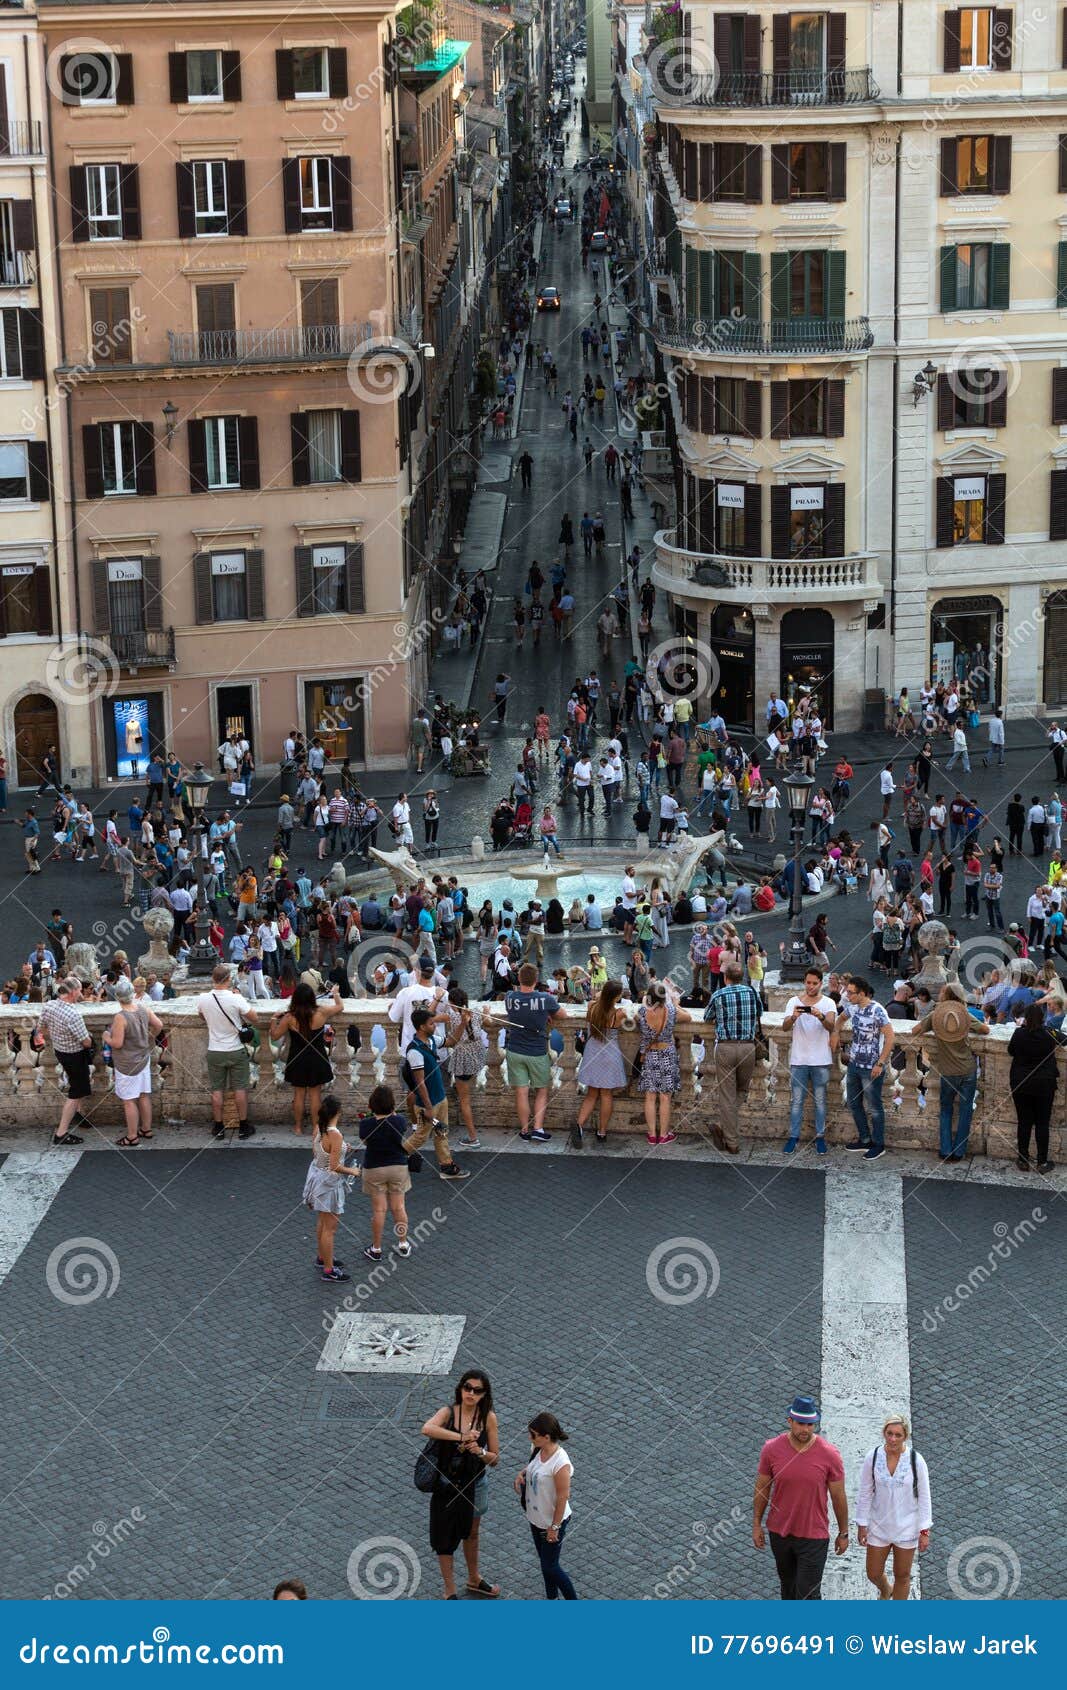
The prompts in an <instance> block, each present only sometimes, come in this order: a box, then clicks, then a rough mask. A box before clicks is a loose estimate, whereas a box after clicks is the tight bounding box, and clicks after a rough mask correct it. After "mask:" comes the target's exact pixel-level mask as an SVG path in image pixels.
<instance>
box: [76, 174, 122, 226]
mask: <svg viewBox="0 0 1067 1690" xmlns="http://www.w3.org/2000/svg"><path fill="white" fill-rule="evenodd" d="M120 174H121V173H120V170H119V166H118V165H117V164H87V165H86V166H85V191H86V199H87V201H88V210H89V239H90V240H91V241H115V240H121V238H122V191H121V183H120Z"/></svg>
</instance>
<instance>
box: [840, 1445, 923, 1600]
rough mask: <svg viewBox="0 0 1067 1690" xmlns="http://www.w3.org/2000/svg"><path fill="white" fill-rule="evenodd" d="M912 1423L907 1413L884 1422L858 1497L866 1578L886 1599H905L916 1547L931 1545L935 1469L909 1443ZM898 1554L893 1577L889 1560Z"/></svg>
mask: <svg viewBox="0 0 1067 1690" xmlns="http://www.w3.org/2000/svg"><path fill="white" fill-rule="evenodd" d="M910 1431H911V1427H910V1426H909V1425H908V1422H907V1420H906V1419H905V1418H904V1416H903V1415H902V1414H890V1415H887V1417H886V1419H885V1420H884V1421H883V1422H882V1444H881V1447H880V1448H877V1449H872V1450H871V1453H870V1454H869V1455H868V1456H867V1458H866V1460H865V1461H864V1463H863V1466H862V1467H861V1468H860V1487H859V1495H858V1496H857V1498H856V1534H857V1537H858V1539H859V1542H860V1545H861V1546H862V1547H864V1548H865V1549H866V1551H867V1577H868V1579H869V1580H870V1582H871V1583H872V1584H873V1585H874V1586H875V1588H876V1589H877V1591H878V1596H879V1599H880V1600H881V1601H889V1600H892V1601H894V1602H906V1601H907V1599H908V1592H909V1590H910V1588H911V1567H912V1562H913V1561H914V1560H915V1551H916V1550H918V1551H919V1553H920V1555H921V1554H923V1553H924V1552H925V1551H926V1550H927V1549H928V1548H929V1546H930V1528H931V1526H932V1524H933V1515H932V1511H931V1507H930V1470H929V1468H928V1467H927V1465H926V1462H925V1461H924V1460H923V1457H922V1456H921V1455H920V1454H919V1452H918V1450H917V1449H916V1448H915V1447H914V1445H913V1444H910V1443H909V1441H908V1437H909V1433H910ZM890 1554H892V1556H893V1579H892V1583H890V1581H889V1579H888V1578H887V1577H886V1562H887V1561H888V1559H889V1556H890Z"/></svg>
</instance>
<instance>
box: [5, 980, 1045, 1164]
mask: <svg viewBox="0 0 1067 1690" xmlns="http://www.w3.org/2000/svg"><path fill="white" fill-rule="evenodd" d="M155 1007H156V1009H157V1012H158V1014H159V1016H160V1019H161V1020H162V1021H163V1023H164V1025H165V1027H166V1029H167V1033H168V1036H169V1037H168V1048H167V1050H166V1051H161V1050H158V1049H156V1050H154V1051H153V1055H152V1065H153V1092H154V1104H155V1111H156V1116H157V1118H158V1119H159V1120H161V1121H164V1122H165V1121H179V1122H186V1121H188V1122H190V1123H193V1124H198V1123H206V1121H207V1119H208V1117H209V1115H210V1107H209V1101H208V1081H207V1063H206V1053H207V1038H206V1029H205V1027H204V1023H203V1022H202V1021H201V1020H200V1018H199V1016H198V1015H197V1013H196V1005H195V1002H194V1001H190V1000H176V1001H172V1002H168V1003H164V1004H159V1005H156V1006H155ZM282 1007H283V1006H282V1005H281V1004H280V1003H265V1002H263V1003H260V1004H259V1005H258V1006H257V1008H258V1011H259V1027H260V1031H261V1033H262V1035H263V1036H262V1040H261V1043H260V1047H259V1049H258V1050H257V1051H253V1052H252V1053H251V1055H252V1082H251V1092H252V1095H251V1097H250V1101H249V1118H250V1119H251V1120H252V1121H253V1122H257V1123H263V1124H267V1123H278V1122H283V1121H287V1120H288V1119H289V1118H290V1107H291V1093H290V1090H289V1087H288V1086H287V1085H286V1084H285V1083H284V1080H283V1076H282V1070H283V1064H284V1054H285V1053H284V1041H283V1044H282V1045H280V1046H276V1045H272V1043H271V1041H270V1040H269V1038H268V1037H267V1024H268V1023H269V1020H270V1018H271V1016H272V1015H274V1014H275V1013H277V1012H278V1011H280V1010H281V1008H282ZM386 1008H387V1005H386V1002H385V1000H384V999H362V1000H358V1001H356V1000H347V1001H346V1003H345V1007H344V1009H343V1010H342V1012H341V1013H340V1014H339V1015H337V1016H335V1017H333V1018H332V1025H333V1027H334V1032H335V1038H334V1044H333V1063H334V1071H335V1076H336V1079H335V1083H334V1086H333V1088H332V1089H333V1090H334V1091H335V1092H336V1093H337V1094H338V1095H339V1096H340V1097H341V1098H342V1099H343V1101H344V1103H345V1106H346V1109H347V1110H348V1111H349V1112H350V1113H351V1114H352V1115H355V1114H357V1113H358V1112H359V1111H360V1110H361V1109H362V1108H363V1107H364V1106H365V1104H366V1101H367V1097H368V1095H369V1093H370V1091H371V1089H372V1088H373V1086H375V1085H376V1084H377V1083H378V1082H379V1080H382V1079H385V1080H389V1081H390V1082H391V1083H394V1084H395V1083H396V1080H397V1068H398V1062H399V1051H398V1040H399V1033H400V1029H399V1027H398V1026H396V1025H394V1024H393V1023H392V1022H391V1021H390V1020H389V1019H388V1016H387V1014H386ZM84 1014H85V1021H86V1025H87V1026H88V1027H89V1030H90V1031H91V1032H92V1033H93V1034H94V1037H95V1045H96V1051H95V1056H94V1076H93V1091H94V1095H96V1096H98V1102H97V1106H96V1108H95V1109H94V1112H93V1115H94V1120H96V1121H97V1122H98V1123H100V1124H101V1125H105V1126H106V1125H111V1124H114V1125H116V1126H117V1125H118V1124H119V1123H120V1121H121V1118H122V1115H121V1106H120V1105H119V1103H118V1102H117V1100H116V1099H115V1097H114V1094H113V1089H112V1077H111V1070H110V1068H109V1067H108V1066H107V1064H105V1062H104V1061H103V1057H102V1054H101V1049H100V1047H101V1043H102V1040H103V1038H104V1037H105V1036H106V1032H107V1029H108V1027H109V1026H110V1024H111V1021H112V1018H113V1016H114V1007H113V1006H109V1005H106V1004H101V1005H87V1006H84ZM567 1015H568V1024H567V1026H566V1027H565V1028H562V1029H561V1035H562V1044H563V1049H562V1051H561V1052H560V1053H559V1054H557V1055H556V1056H554V1059H553V1070H554V1071H553V1087H552V1094H551V1099H550V1102H549V1111H548V1122H547V1124H548V1126H549V1127H550V1128H552V1129H554V1130H556V1131H559V1132H566V1130H567V1129H568V1128H569V1127H570V1125H571V1124H572V1123H573V1121H574V1118H575V1112H576V1108H577V1104H578V1101H579V1097H580V1095H581V1094H580V1092H579V1089H578V1086H577V1081H576V1072H577V1067H578V1062H579V1060H580V1056H579V1052H578V1050H577V1048H576V1041H577V1039H578V1036H579V1035H580V1033H581V1032H582V1031H583V1029H584V1027H585V1013H584V1011H583V1010H581V1009H577V1008H571V1009H568V1012H567ZM36 1019H37V1018H36V1015H35V1013H34V1012H33V1010H32V1009H28V1008H25V1007H15V1008H10V1007H2V1006H0V1027H2V1029H3V1032H4V1033H5V1034H6V1035H7V1036H6V1037H4V1038H2V1039H0V1122H2V1123H3V1124H4V1125H5V1126H8V1127H15V1128H26V1127H32V1126H38V1125H39V1126H42V1127H45V1126H51V1125H52V1124H53V1123H54V1122H55V1120H56V1117H57V1115H58V1111H59V1106H60V1103H61V1100H62V1094H63V1086H64V1083H65V1080H64V1075H63V1072H62V1069H61V1068H60V1067H59V1065H58V1063H57V1062H56V1058H55V1053H54V1052H53V1050H52V1047H51V1045H50V1044H46V1046H45V1048H44V1049H43V1050H41V1051H36V1050H35V1049H34V1048H33V1043H32V1034H33V1030H34V1027H35V1024H36ZM782 1019H783V1017H782V1016H781V1015H779V1014H769V1015H765V1016H764V1018H763V1027H764V1031H765V1033H766V1035H767V1041H768V1046H769V1051H770V1060H769V1061H760V1062H758V1063H757V1068H756V1074H755V1078H754V1080H753V1083H752V1087H751V1090H750V1092H749V1096H748V1101H747V1104H746V1105H745V1107H744V1109H743V1111H742V1114H741V1132H742V1136H743V1137H745V1138H748V1139H751V1140H754V1141H763V1142H767V1143H772V1144H773V1143H776V1142H784V1140H785V1137H786V1128H787V1125H788V1116H789V1045H790V1035H789V1034H788V1033H785V1032H783V1030H782V1025H781V1024H782ZM353 1027H354V1028H356V1029H357V1030H358V1032H359V1035H360V1042H359V1045H358V1047H356V1048H353V1047H352V1045H351V1044H350V1042H349V1041H348V1039H347V1037H346V1036H345V1035H346V1030H347V1029H348V1028H353ZM376 1027H378V1028H381V1029H382V1031H383V1032H384V1034H385V1051H384V1054H379V1052H377V1051H375V1050H374V1049H373V1048H372V1043H371V1034H372V1031H373V1029H374V1028H376ZM896 1027H897V1048H898V1050H900V1051H901V1052H902V1053H903V1056H904V1066H903V1068H902V1069H901V1070H900V1071H899V1072H894V1074H893V1076H892V1081H890V1080H889V1079H887V1081H886V1085H885V1091H884V1097H885V1100H886V1119H887V1134H886V1136H887V1142H888V1143H889V1144H890V1146H891V1147H892V1148H894V1149H899V1150H927V1151H929V1150H936V1148H937V1141H938V1134H937V1124H938V1080H937V1076H936V1074H934V1073H932V1072H930V1073H928V1074H927V1075H926V1092H925V1107H923V1078H924V1076H923V1073H922V1070H921V1069H920V1065H919V1064H920V1055H921V1041H920V1040H919V1038H918V1035H917V1032H916V1030H915V1029H914V1028H908V1027H906V1026H904V1027H902V1026H901V1024H900V1023H899V1022H898V1023H897V1024H896ZM705 1031H706V1029H705V1028H704V1026H703V1024H702V1023H700V1022H692V1023H679V1025H678V1027H677V1035H678V1045H679V1051H680V1057H681V1087H680V1090H679V1091H678V1093H677V1094H676V1097H675V1111H674V1121H673V1125H674V1128H675V1130H676V1131H677V1133H678V1135H679V1138H680V1139H684V1138H685V1137H686V1136H688V1135H693V1136H698V1137H705V1136H706V1135H707V1132H708V1127H709V1125H710V1124H711V1123H712V1122H714V1120H715V1118H716V1115H715V1098H714V1074H713V1070H712V1062H711V1041H710V1040H709V1041H708V1043H707V1045H706V1047H705V1051H704V1053H703V1057H701V1051H700V1043H699V1041H701V1040H702V1035H703V1034H704V1032H705ZM1009 1037H1010V1030H1009V1029H1008V1028H994V1029H992V1031H991V1032H990V1033H989V1034H988V1035H987V1036H985V1037H983V1036H981V1035H977V1036H975V1037H974V1038H973V1040H972V1043H973V1045H974V1048H975V1050H976V1052H977V1054H978V1058H979V1072H980V1077H979V1090H978V1099H977V1103H976V1107H975V1114H974V1123H973V1126H972V1128H971V1140H970V1144H971V1150H972V1152H974V1153H977V1154H985V1155H987V1156H991V1157H1014V1155H1015V1111H1014V1109H1013V1107H1012V1102H1011V1097H1010V1094H1009V1067H1010V1062H1009V1058H1008V1052H1007V1043H1008V1038H1009ZM378 1042H379V1043H380V1042H381V1041H380V1040H379V1041H378ZM637 1043H638V1037H637V1033H636V1031H635V1030H624V1031H623V1033H622V1034H621V1044H622V1049H623V1053H624V1055H625V1057H626V1060H627V1063H628V1064H629V1063H630V1062H631V1061H632V1059H633V1057H634V1056H635V1054H636V1051H637ZM846 1044H847V1035H846V1038H845V1039H844V1040H843V1041H842V1049H841V1050H840V1051H839V1052H838V1053H837V1060H836V1064H835V1068H834V1071H833V1074H832V1076H831V1084H830V1096H829V1101H828V1119H827V1140H828V1142H829V1143H831V1144H834V1143H842V1142H844V1141H846V1140H848V1139H850V1138H852V1137H853V1136H854V1131H853V1126H852V1119H851V1116H850V1115H849V1112H848V1109H847V1107H846V1104H845V1096H844V1066H843V1064H844V1061H845V1055H846V1051H845V1046H846ZM16 1046H17V1048H15V1047H16ZM1059 1060H1060V1068H1061V1090H1060V1092H1059V1097H1060V1098H1061V1099H1062V1098H1063V1097H1064V1096H1065V1095H1067V1050H1065V1051H1063V1052H1061V1053H1060V1058H1059ZM503 1062H504V1053H503V1051H502V1050H501V1049H500V1048H499V1044H498V1042H497V1041H496V1040H492V1041H491V1042H490V1047H489V1052H488V1061H487V1064H486V1067H485V1068H484V1069H483V1072H482V1075H481V1078H480V1080H479V1082H478V1089H477V1094H476V1103H475V1111H476V1119H477V1121H478V1124H479V1125H480V1126H486V1127H499V1128H509V1127H513V1126H514V1123H515V1112H514V1106H513V1102H512V1099H511V1095H510V1092H509V1090H508V1086H507V1082H506V1078H505V1073H504V1067H503ZM1058 1114H1059V1118H1060V1120H1062V1115H1063V1111H1062V1108H1061V1109H1060V1110H1059V1111H1058ZM810 1117H811V1104H810V1101H809V1103H808V1107H807V1119H806V1124H805V1136H810V1133H811V1120H810ZM611 1131H612V1132H613V1133H635V1132H639V1131H640V1132H643V1131H644V1124H643V1115H642V1099H641V1096H640V1094H639V1093H633V1094H629V1093H627V1094H620V1095H619V1096H618V1097H617V1098H616V1104H615V1112H614V1115H613V1117H612V1122H611ZM1052 1139H1053V1142H1052V1146H1051V1151H1050V1154H1051V1155H1052V1157H1053V1159H1054V1160H1057V1161H1059V1160H1061V1159H1062V1158H1063V1156H1064V1153H1065V1150H1067V1145H1065V1143H1064V1142H1063V1141H1064V1140H1065V1139H1067V1135H1065V1134H1064V1131H1063V1128H1062V1126H1059V1125H1055V1126H1054V1128H1053V1134H1052Z"/></svg>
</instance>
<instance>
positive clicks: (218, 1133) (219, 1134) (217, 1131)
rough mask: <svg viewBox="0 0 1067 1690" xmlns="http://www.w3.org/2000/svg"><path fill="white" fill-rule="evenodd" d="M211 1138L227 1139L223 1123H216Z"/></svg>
mask: <svg viewBox="0 0 1067 1690" xmlns="http://www.w3.org/2000/svg"><path fill="white" fill-rule="evenodd" d="M211 1136H212V1138H225V1137H226V1128H225V1127H224V1126H223V1124H222V1122H221V1121H217V1122H216V1123H215V1125H214V1126H213V1127H212V1129H211Z"/></svg>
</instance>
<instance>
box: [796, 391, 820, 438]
mask: <svg viewBox="0 0 1067 1690" xmlns="http://www.w3.org/2000/svg"><path fill="white" fill-rule="evenodd" d="M789 432H790V434H792V435H805V434H813V435H823V434H825V433H826V383H825V382H822V381H791V382H790V383H789Z"/></svg>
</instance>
